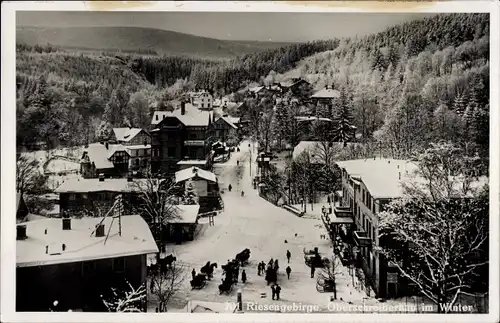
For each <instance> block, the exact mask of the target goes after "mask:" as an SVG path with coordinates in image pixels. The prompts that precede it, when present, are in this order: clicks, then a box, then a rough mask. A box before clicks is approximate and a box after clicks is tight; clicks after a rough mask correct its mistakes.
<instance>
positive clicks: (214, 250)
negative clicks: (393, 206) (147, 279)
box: [172, 142, 365, 308]
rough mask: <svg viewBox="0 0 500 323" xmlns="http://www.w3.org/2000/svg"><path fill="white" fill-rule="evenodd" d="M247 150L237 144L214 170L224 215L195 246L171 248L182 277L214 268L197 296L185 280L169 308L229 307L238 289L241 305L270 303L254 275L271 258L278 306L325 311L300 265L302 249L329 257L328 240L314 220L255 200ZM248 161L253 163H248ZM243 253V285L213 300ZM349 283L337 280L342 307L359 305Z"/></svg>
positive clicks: (326, 295)
mask: <svg viewBox="0 0 500 323" xmlns="http://www.w3.org/2000/svg"><path fill="white" fill-rule="evenodd" d="M248 144H249V143H248V142H243V143H242V144H241V145H240V149H241V151H240V152H239V153H238V152H235V153H233V154H232V156H231V159H230V160H229V161H228V162H227V163H225V164H223V165H216V166H215V167H216V170H215V172H216V173H217V175H218V176H219V183H221V185H224V186H223V188H224V189H225V192H224V194H223V200H224V204H225V210H224V212H222V213H220V214H219V215H217V216H216V217H215V225H214V226H208V224H204V225H203V227H204V228H203V230H202V232H201V233H200V234H199V236H198V237H197V238H196V239H195V241H192V242H188V243H185V244H182V245H176V246H172V247H173V248H174V250H175V252H176V254H177V258H178V261H180V262H182V263H184V264H186V266H188V267H187V272H188V273H190V272H191V270H192V269H193V268H194V269H195V270H196V272H199V270H200V268H201V267H202V266H203V265H204V264H205V263H206V262H207V261H210V262H216V263H217V264H218V265H219V268H218V269H216V271H215V275H214V279H213V280H212V281H209V282H208V283H207V285H206V286H205V287H204V288H203V289H201V290H191V288H190V287H189V281H190V279H191V275H190V274H188V276H187V277H186V282H185V283H186V289H185V292H184V293H180V294H179V295H177V299H178V302H176V303H178V304H173V306H174V307H179V308H181V307H184V306H185V304H186V297H189V298H190V299H192V300H200V301H218V302H225V301H235V300H236V291H237V289H238V288H241V289H242V291H243V297H244V300H245V301H255V302H258V303H259V304H266V303H270V302H274V301H272V300H271V297H270V292H271V291H270V288H269V286H267V285H266V282H265V280H264V277H263V276H258V275H257V264H258V262H260V261H264V262H265V263H267V262H268V261H269V259H271V258H273V259H279V263H280V273H279V283H280V285H281V286H282V292H281V298H282V300H281V301H279V302H281V303H285V304H286V303H290V304H291V302H296V303H301V304H318V305H320V306H321V307H323V308H326V306H327V304H328V301H329V298H330V294H331V293H319V292H318V291H317V290H316V279H315V278H311V277H310V268H309V267H307V266H306V265H305V264H304V258H303V257H304V255H303V248H308V249H312V248H313V247H315V246H316V247H318V248H319V250H320V252H321V253H323V254H324V255H325V256H327V255H328V256H330V255H331V253H332V251H331V247H330V242H329V240H325V239H320V235H321V234H323V233H324V229H323V227H322V224H321V222H320V221H319V220H317V219H304V218H299V217H297V216H295V215H293V214H291V213H290V212H287V211H286V210H284V209H282V208H279V207H277V206H274V205H272V204H271V203H269V202H267V201H265V200H264V199H262V198H261V197H259V196H258V193H257V190H254V189H253V187H252V179H251V177H250V165H252V166H251V167H252V175H254V174H256V165H255V157H256V149H252V151H251V150H250V149H249V147H248ZM250 157H251V158H252V159H253V160H252V162H250ZM236 160H240V163H239V166H236ZM222 183H223V184H222ZM229 183H231V184H232V186H233V189H232V192H228V191H227V185H229ZM241 190H243V191H244V192H245V196H244V197H241V195H240V194H241ZM285 240H287V243H285ZM245 248H249V249H250V251H251V256H250V261H249V264H248V265H246V266H245V267H244V268H242V269H245V270H246V272H247V277H248V282H247V283H246V284H242V283H241V282H240V283H238V284H237V285H236V286H235V288H234V289H233V292H232V293H231V295H229V296H227V295H219V293H218V285H219V284H220V282H221V273H222V270H221V269H220V266H221V265H223V264H225V263H226V262H227V261H228V260H229V259H232V258H234V257H235V256H236V254H237V253H239V252H241V251H242V250H243V249H245ZM287 250H290V252H291V254H292V258H291V262H290V264H289V265H290V267H291V269H292V274H291V277H290V280H288V279H287V278H286V274H285V272H284V270H285V268H286V266H287V265H288V264H287V260H286V256H285V255H286V251H287ZM318 272H319V270H317V271H316V275H317V274H318ZM346 276H347V275H346ZM344 281H345V284H344V283H343V282H344ZM349 282H350V277H349V276H347V277H340V278H339V283H340V286H339V287H338V297H343V298H344V300H345V301H347V300H350V298H351V299H352V300H353V301H359V300H362V298H363V296H365V295H364V294H361V293H358V292H356V291H355V290H354V288H352V287H351V288H349V289H347V288H346V286H347V284H348V283H349ZM344 285H345V286H344ZM350 290H353V292H352V294H353V295H350ZM261 293H267V295H268V296H267V298H265V299H261V298H260V294H261Z"/></svg>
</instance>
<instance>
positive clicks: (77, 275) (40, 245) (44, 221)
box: [16, 167, 220, 312]
mask: <svg viewBox="0 0 500 323" xmlns="http://www.w3.org/2000/svg"><path fill="white" fill-rule="evenodd" d="M173 180H174V181H175V184H176V190H175V191H174V194H175V195H174V196H171V198H169V203H171V205H173V210H174V212H175V217H173V218H171V219H168V220H167V221H166V223H156V222H155V220H152V219H151V216H150V215H149V214H143V212H142V211H143V210H144V208H143V207H141V206H144V204H145V203H146V202H145V200H144V196H145V195H144V194H155V193H157V192H158V191H160V190H161V189H162V182H163V181H165V180H164V179H134V178H131V177H129V178H105V177H103V176H101V177H100V178H97V179H96V178H87V179H85V178H81V179H71V180H67V181H65V182H64V183H63V184H62V185H61V186H60V187H59V188H58V189H57V190H56V193H58V194H59V203H60V210H61V214H60V215H61V217H58V218H44V217H38V218H34V219H33V220H31V221H27V222H26V221H23V219H24V220H26V219H28V218H29V210H28V209H27V207H26V205H25V203H24V201H23V199H22V196H21V195H20V194H18V195H17V218H18V219H19V221H18V224H17V243H16V280H17V292H16V310H17V311H30V312H32V311H49V309H52V310H56V311H66V310H69V309H71V310H73V311H92V312H101V311H107V309H106V308H105V307H104V306H103V302H102V298H103V296H104V298H106V297H111V296H112V295H111V291H112V288H119V289H120V288H121V289H122V290H123V289H126V288H127V283H130V284H131V285H132V286H133V287H134V288H138V287H139V286H141V285H144V284H145V283H146V282H147V265H148V263H149V262H150V261H151V259H150V257H149V256H151V255H154V254H158V253H159V252H160V251H161V250H159V249H158V245H162V244H163V242H168V241H172V242H177V243H179V242H181V241H184V240H193V239H194V238H195V230H196V227H197V225H198V218H199V216H200V214H201V213H204V212H206V211H207V210H213V209H214V208H216V207H217V205H216V204H217V203H218V201H219V199H220V195H219V188H218V181H217V178H216V176H215V175H214V174H213V173H210V172H208V171H205V170H203V169H199V168H195V167H192V168H188V169H183V170H181V171H178V172H176V173H175V176H174V179H173ZM151 181H153V182H151ZM187 182H191V183H193V186H194V190H195V193H196V194H197V195H198V197H199V203H198V204H194V205H184V204H183V201H182V195H183V192H184V191H185V189H186V187H185V186H186V183H187ZM110 212H111V213H110ZM151 228H155V229H154V230H155V231H156V228H158V229H160V230H159V231H157V232H159V234H157V235H155V236H153V234H152V232H151ZM67 286H71V289H69V288H67ZM54 301H57V303H58V305H57V308H56V309H54V305H53V304H54V303H53V302H54ZM139 306H140V308H141V309H142V310H146V308H147V303H146V302H143V303H142V304H140V305H139Z"/></svg>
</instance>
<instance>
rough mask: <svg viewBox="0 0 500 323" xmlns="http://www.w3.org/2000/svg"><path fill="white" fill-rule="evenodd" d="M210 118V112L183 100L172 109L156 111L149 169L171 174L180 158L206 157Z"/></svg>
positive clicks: (203, 158) (200, 158)
mask: <svg viewBox="0 0 500 323" xmlns="http://www.w3.org/2000/svg"><path fill="white" fill-rule="evenodd" d="M212 121H213V114H212V112H210V111H202V110H199V109H198V108H197V107H195V106H193V105H192V104H189V103H185V102H181V106H180V109H177V110H174V111H156V112H155V113H154V114H153V118H152V120H151V126H152V130H151V140H152V142H151V149H152V150H151V152H152V154H151V171H152V172H153V173H158V172H161V173H167V174H173V173H174V172H175V171H177V170H178V169H179V165H178V163H179V162H180V161H182V160H184V161H186V160H196V161H200V160H208V157H207V156H208V153H209V149H208V147H209V142H208V141H209V131H208V128H209V125H210V124H211V123H212Z"/></svg>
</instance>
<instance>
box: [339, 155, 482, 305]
mask: <svg viewBox="0 0 500 323" xmlns="http://www.w3.org/2000/svg"><path fill="white" fill-rule="evenodd" d="M337 165H338V166H339V167H340V169H341V173H342V191H341V192H339V195H340V199H341V206H339V207H336V208H335V213H336V214H343V215H346V214H349V215H350V216H352V218H353V220H354V227H353V228H351V230H349V231H350V232H351V233H352V238H353V239H352V240H353V242H354V244H355V246H356V248H355V249H357V250H358V251H357V252H356V254H355V255H354V256H355V259H356V260H357V266H358V267H361V268H362V270H363V272H364V274H365V277H366V278H367V280H366V281H367V283H368V284H369V285H371V287H372V288H373V290H374V291H375V293H376V294H377V297H382V298H394V297H399V296H402V295H408V293H411V291H410V290H409V285H410V282H408V281H406V280H405V279H404V277H402V276H400V275H399V272H398V270H397V267H396V266H395V265H394V264H392V263H391V261H390V259H387V258H386V257H385V256H384V255H383V254H381V253H379V252H377V251H376V248H375V247H377V246H385V247H387V246H390V245H391V241H389V240H387V239H384V240H382V241H381V239H380V236H379V230H378V229H379V213H380V212H383V211H384V210H385V208H386V206H387V205H388V204H389V203H390V202H391V200H393V199H397V198H401V197H402V196H403V195H404V185H403V184H404V183H406V182H408V181H415V180H418V178H414V177H413V176H412V174H414V172H415V170H416V169H417V168H418V165H416V164H415V163H413V162H409V161H405V160H395V159H359V160H348V161H343V162H337ZM481 183H483V179H480V180H479V181H478V182H476V183H474V185H481Z"/></svg>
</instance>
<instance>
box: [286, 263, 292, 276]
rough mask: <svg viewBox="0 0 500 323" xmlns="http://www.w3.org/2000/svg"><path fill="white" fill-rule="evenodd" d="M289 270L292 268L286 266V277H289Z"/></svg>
mask: <svg viewBox="0 0 500 323" xmlns="http://www.w3.org/2000/svg"><path fill="white" fill-rule="evenodd" d="M291 272H292V268H290V266H288V267H286V276H287V277H288V279H290V274H291Z"/></svg>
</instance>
